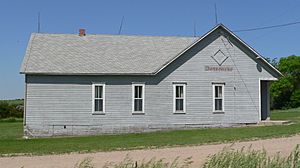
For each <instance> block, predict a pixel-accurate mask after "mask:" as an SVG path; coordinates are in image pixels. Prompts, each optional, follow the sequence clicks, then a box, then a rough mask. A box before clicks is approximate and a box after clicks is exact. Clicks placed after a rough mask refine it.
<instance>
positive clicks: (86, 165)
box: [74, 157, 95, 168]
mask: <svg viewBox="0 0 300 168" xmlns="http://www.w3.org/2000/svg"><path fill="white" fill-rule="evenodd" d="M92 160H93V159H92V158H90V157H87V158H85V159H84V160H83V161H81V162H79V163H76V165H75V167H74V168H94V167H95V166H94V165H93V164H92Z"/></svg>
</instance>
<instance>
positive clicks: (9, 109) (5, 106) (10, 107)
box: [0, 100, 23, 119]
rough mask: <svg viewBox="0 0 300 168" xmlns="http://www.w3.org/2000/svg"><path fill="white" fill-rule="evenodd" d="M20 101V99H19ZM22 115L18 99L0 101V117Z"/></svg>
mask: <svg viewBox="0 0 300 168" xmlns="http://www.w3.org/2000/svg"><path fill="white" fill-rule="evenodd" d="M21 102H22V101H21ZM22 117H23V104H20V101H18V103H16V101H11V102H10V101H8V100H5V101H3V100H2V101H0V119H3V118H22Z"/></svg>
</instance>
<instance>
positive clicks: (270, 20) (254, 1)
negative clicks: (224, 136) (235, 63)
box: [0, 0, 300, 99]
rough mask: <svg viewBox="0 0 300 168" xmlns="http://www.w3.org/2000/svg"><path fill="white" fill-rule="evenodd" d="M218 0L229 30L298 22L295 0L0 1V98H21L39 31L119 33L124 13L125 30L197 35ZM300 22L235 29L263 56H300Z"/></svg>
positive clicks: (211, 18) (212, 23) (211, 19)
mask: <svg viewBox="0 0 300 168" xmlns="http://www.w3.org/2000/svg"><path fill="white" fill-rule="evenodd" d="M214 3H216V4H217V9H218V20H219V22H222V23H223V24H225V25H226V26H227V27H228V28H230V29H231V30H237V29H246V28H252V27H261V26H268V25H276V24H282V23H288V22H295V21H300V10H299V6H300V1H297V0H285V1H274V0H264V1H261V0H251V1H242V0H227V1H224V0H148V1H146V0H119V1H117V0H107V1H104V0H94V1H92V0H86V1H84V0H80V1H79V0H78V1H75V0H73V1H71V0H48V1H41V0H26V1H24V0H1V5H0V22H1V24H0V33H1V34H0V37H1V38H0V44H1V45H0V57H1V61H0V99H14V98H23V95H24V76H23V75H20V74H19V70H20V65H21V62H22V60H23V56H24V54H25V50H26V47H27V42H28V40H29V36H30V34H31V33H32V32H36V31H37V15H38V12H40V13H41V32H44V33H78V29H79V28H85V29H86V30H87V33H88V34H116V33H117V32H118V29H119V25H120V21H121V19H122V16H124V17H125V19H124V24H123V29H122V34H138V35H159V36H193V24H194V22H195V23H196V31H197V36H201V35H202V34H204V33H205V32H207V31H208V30H210V29H211V28H212V27H213V26H215V19H214ZM299 30H300V24H298V25H294V26H289V27H281V28H274V29H268V30H260V31H252V32H240V33H236V34H237V35H238V36H239V37H241V38H242V39H243V40H244V41H246V42H247V43H248V44H249V45H250V46H252V47H253V48H255V49H256V50H257V51H258V52H259V53H261V54H262V55H263V56H267V57H271V58H275V57H277V58H280V57H284V56H288V55H292V54H295V55H300V45H299V44H300V43H299V39H300V32H299Z"/></svg>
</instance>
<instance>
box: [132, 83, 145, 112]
mask: <svg viewBox="0 0 300 168" xmlns="http://www.w3.org/2000/svg"><path fill="white" fill-rule="evenodd" d="M144 99H145V85H144V84H133V85H132V112H133V113H144V103H145V100H144Z"/></svg>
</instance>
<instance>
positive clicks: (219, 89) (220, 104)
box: [213, 84, 224, 112]
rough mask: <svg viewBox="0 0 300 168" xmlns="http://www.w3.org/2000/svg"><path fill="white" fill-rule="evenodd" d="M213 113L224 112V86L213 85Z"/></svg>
mask: <svg viewBox="0 0 300 168" xmlns="http://www.w3.org/2000/svg"><path fill="white" fill-rule="evenodd" d="M213 111H214V112H224V84H213Z"/></svg>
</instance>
